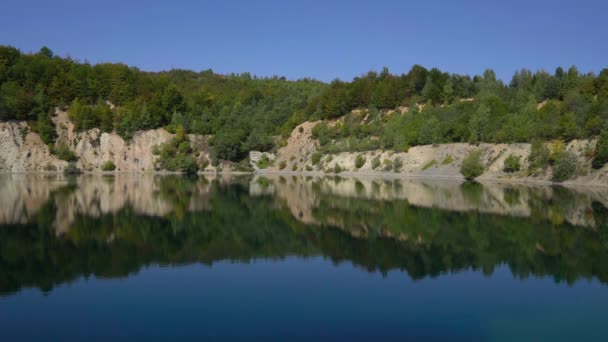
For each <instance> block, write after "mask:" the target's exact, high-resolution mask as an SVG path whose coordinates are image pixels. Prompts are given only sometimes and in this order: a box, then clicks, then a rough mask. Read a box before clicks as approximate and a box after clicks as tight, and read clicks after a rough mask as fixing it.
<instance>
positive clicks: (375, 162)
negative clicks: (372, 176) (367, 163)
mask: <svg viewBox="0 0 608 342" xmlns="http://www.w3.org/2000/svg"><path fill="white" fill-rule="evenodd" d="M378 166H380V156H376V157H375V158H374V159H372V170H375V169H377V168H378Z"/></svg>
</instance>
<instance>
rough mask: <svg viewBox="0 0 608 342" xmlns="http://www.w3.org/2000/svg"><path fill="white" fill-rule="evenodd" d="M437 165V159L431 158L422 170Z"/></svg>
mask: <svg viewBox="0 0 608 342" xmlns="http://www.w3.org/2000/svg"><path fill="white" fill-rule="evenodd" d="M435 165H437V161H436V160H435V159H433V160H431V161H430V162H428V163H426V164H424V166H423V167H422V170H423V171H424V170H428V169H430V168H431V167H433V166H435Z"/></svg>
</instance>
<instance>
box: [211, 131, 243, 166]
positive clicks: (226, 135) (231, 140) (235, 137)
mask: <svg viewBox="0 0 608 342" xmlns="http://www.w3.org/2000/svg"><path fill="white" fill-rule="evenodd" d="M246 137H247V134H246V133H245V131H243V130H240V129H226V130H222V131H220V132H218V133H217V135H216V136H215V138H214V139H213V148H214V150H215V153H217V156H218V157H219V158H220V159H226V160H238V159H240V158H241V157H242V156H243V155H244V153H245V151H243V150H241V143H242V142H243V140H244V139H245V138H246Z"/></svg>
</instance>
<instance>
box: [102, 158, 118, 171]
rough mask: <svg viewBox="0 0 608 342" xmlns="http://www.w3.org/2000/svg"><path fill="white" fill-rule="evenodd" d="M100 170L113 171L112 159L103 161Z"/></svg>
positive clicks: (114, 166) (114, 167)
mask: <svg viewBox="0 0 608 342" xmlns="http://www.w3.org/2000/svg"><path fill="white" fill-rule="evenodd" d="M101 170H103V171H114V170H116V165H114V162H113V161H111V160H108V161H106V162H105V163H103V165H101Z"/></svg>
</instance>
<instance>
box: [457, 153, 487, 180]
mask: <svg viewBox="0 0 608 342" xmlns="http://www.w3.org/2000/svg"><path fill="white" fill-rule="evenodd" d="M481 157H482V156H481V151H472V152H470V153H469V154H468V155H467V156H466V157H465V158H464V160H463V161H462V166H461V167H460V173H461V174H462V175H463V176H464V178H466V179H468V180H472V179H475V178H477V177H479V176H481V175H482V174H483V172H484V171H485V166H484V165H483V162H482V160H481Z"/></svg>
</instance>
